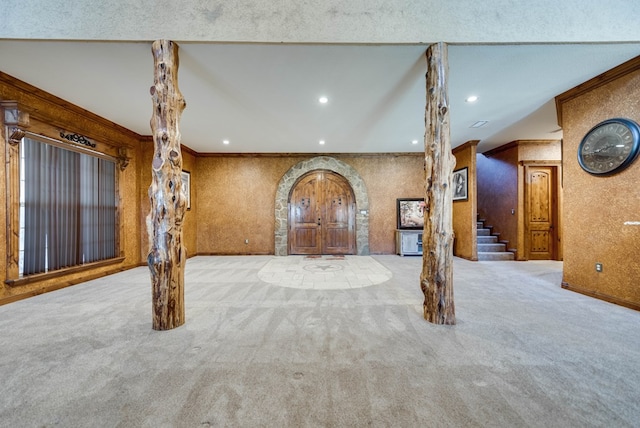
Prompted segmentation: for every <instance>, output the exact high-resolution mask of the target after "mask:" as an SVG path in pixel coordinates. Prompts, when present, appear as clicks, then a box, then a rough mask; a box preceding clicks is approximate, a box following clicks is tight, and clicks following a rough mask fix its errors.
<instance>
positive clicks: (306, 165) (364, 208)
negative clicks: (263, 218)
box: [275, 156, 369, 256]
mask: <svg viewBox="0 0 640 428" xmlns="http://www.w3.org/2000/svg"><path fill="white" fill-rule="evenodd" d="M317 169H324V170H328V171H333V172H335V173H337V174H340V175H342V176H343V177H344V178H346V179H347V181H348V182H349V184H350V185H351V188H352V189H353V193H354V195H355V197H356V252H357V254H358V255H359V256H366V255H369V195H368V193H367V187H366V186H365V184H364V180H363V179H362V177H360V174H358V171H356V170H355V169H354V168H353V167H352V166H350V165H347V164H346V163H344V162H342V161H340V160H338V159H335V158H332V157H329V156H317V157H315V158H311V159H308V160H305V161H302V162H299V163H297V164H296V165H294V166H293V167H291V169H289V171H287V172H286V173H285V174H284V175H283V176H282V178H281V179H280V182H279V183H278V190H277V191H276V224H275V255H276V256H286V255H288V253H289V251H288V247H289V245H288V244H289V243H288V235H287V233H288V230H289V209H288V199H289V193H291V188H292V187H293V185H294V184H295V183H296V181H297V180H298V179H299V178H300V177H302V176H303V175H304V174H306V173H307V172H309V171H314V170H317Z"/></svg>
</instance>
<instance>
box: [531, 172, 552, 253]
mask: <svg viewBox="0 0 640 428" xmlns="http://www.w3.org/2000/svg"><path fill="white" fill-rule="evenodd" d="M556 171H557V168H556V167H554V166H529V167H528V168H527V181H526V183H527V189H526V195H527V209H526V214H525V215H526V217H525V218H526V230H527V238H528V239H527V242H528V245H527V247H528V248H527V249H528V253H529V254H528V258H529V260H554V259H555V258H556V242H557V229H556V227H555V223H556V218H557V201H556V200H557V197H556V188H557V186H556V180H557V173H556Z"/></svg>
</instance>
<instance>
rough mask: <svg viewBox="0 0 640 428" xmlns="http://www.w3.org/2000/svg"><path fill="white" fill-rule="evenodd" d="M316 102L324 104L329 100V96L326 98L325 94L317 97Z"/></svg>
mask: <svg viewBox="0 0 640 428" xmlns="http://www.w3.org/2000/svg"><path fill="white" fill-rule="evenodd" d="M318 102H319V103H320V104H326V103H328V102H329V98H327V97H325V96H322V97H320V98H318Z"/></svg>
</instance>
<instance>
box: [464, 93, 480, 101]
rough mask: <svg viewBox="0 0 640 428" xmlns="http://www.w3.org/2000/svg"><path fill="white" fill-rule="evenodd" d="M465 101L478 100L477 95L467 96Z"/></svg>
mask: <svg viewBox="0 0 640 428" xmlns="http://www.w3.org/2000/svg"><path fill="white" fill-rule="evenodd" d="M465 101H466V102H468V103H475V102H476V101H478V97H477V96H476V95H471V96H470V97H467V99H466V100H465Z"/></svg>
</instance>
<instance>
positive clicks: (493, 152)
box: [482, 140, 562, 158]
mask: <svg viewBox="0 0 640 428" xmlns="http://www.w3.org/2000/svg"><path fill="white" fill-rule="evenodd" d="M558 141H562V140H514V141H511V142H509V143H507V144H503V145H502V146H499V147H496V148H494V149H491V150H487V151H486V152H484V153H482V154H483V155H484V156H485V157H488V158H490V157H492V156H495V155H497V154H498V153H501V152H504V151H506V150H510V149H513V148H514V147H520V146H521V145H525V144H551V143H556V142H558Z"/></svg>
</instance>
